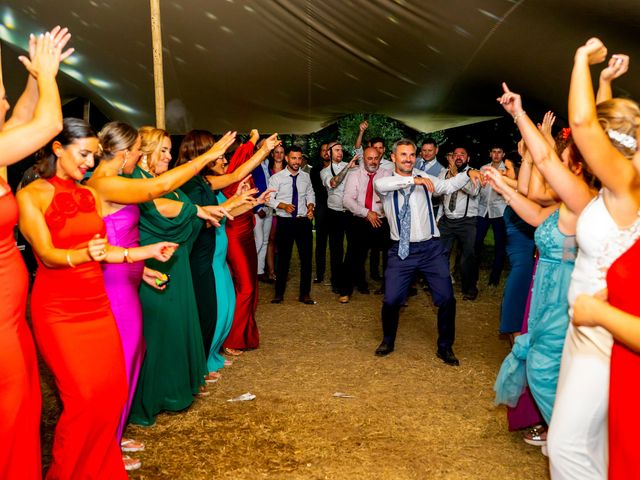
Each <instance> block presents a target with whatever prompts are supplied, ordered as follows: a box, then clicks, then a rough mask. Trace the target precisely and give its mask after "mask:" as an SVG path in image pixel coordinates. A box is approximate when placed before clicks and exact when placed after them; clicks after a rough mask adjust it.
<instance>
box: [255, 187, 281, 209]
mask: <svg viewBox="0 0 640 480" xmlns="http://www.w3.org/2000/svg"><path fill="white" fill-rule="evenodd" d="M275 192H277V190H276V189H275V188H267V189H266V190H265V191H264V192H262V193H261V194H260V196H259V197H258V198H257V199H256V200H257V201H258V204H260V205H264V204H265V203H267V202H268V201H269V200H270V199H271V194H272V193H275Z"/></svg>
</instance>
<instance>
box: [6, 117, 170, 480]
mask: <svg viewBox="0 0 640 480" xmlns="http://www.w3.org/2000/svg"><path fill="white" fill-rule="evenodd" d="M97 151H98V138H97V136H96V134H95V133H94V132H93V131H92V130H91V127H89V126H88V125H87V124H86V123H85V122H84V121H82V120H79V119H65V121H64V128H63V130H62V132H61V133H60V134H59V135H58V136H57V137H56V138H55V139H54V141H53V142H51V143H50V144H49V145H47V147H46V148H45V149H44V150H43V155H42V156H41V160H40V161H39V163H38V173H39V174H40V177H41V178H40V179H38V180H35V181H34V182H32V183H31V184H29V185H28V186H27V187H25V188H23V189H22V190H21V191H20V192H19V193H18V196H17V197H18V203H19V206H20V229H21V231H22V233H23V234H24V236H25V238H27V240H28V241H29V242H30V243H31V245H32V246H33V249H34V252H35V253H36V255H37V260H38V264H39V267H38V272H37V274H36V280H35V284H34V287H33V294H32V297H31V312H32V320H33V328H34V332H35V336H36V341H37V344H38V347H39V350H40V352H41V353H42V356H43V358H44V360H45V362H46V363H47V365H48V366H49V368H50V369H51V372H52V373H53V376H54V379H55V382H56V386H57V388H58V390H59V393H60V397H61V399H62V404H63V410H62V415H61V416H60V420H59V422H58V425H57V426H56V433H55V438H54V444H53V461H52V465H51V468H50V469H49V472H48V474H47V476H48V478H51V479H75V478H95V479H98V478H104V479H118V478H122V479H126V478H127V474H126V472H125V467H124V465H123V462H122V458H121V454H120V448H119V445H118V442H117V441H116V438H115V435H114V433H115V431H116V429H117V426H118V421H119V419H120V415H121V413H122V408H123V407H124V404H125V401H126V395H127V379H126V375H125V367H124V357H123V353H122V346H121V343H120V335H119V334H118V330H117V327H116V324H115V319H114V318H113V314H112V312H111V308H110V305H109V299H108V298H107V295H106V292H105V288H104V279H103V276H102V270H101V268H100V263H99V262H103V261H104V262H108V263H125V262H127V261H139V260H143V259H145V258H150V257H154V258H157V259H159V260H162V261H166V260H167V259H169V258H170V257H171V255H172V253H173V250H174V249H175V248H176V247H177V245H175V244H170V243H167V242H161V243H157V244H155V245H150V246H147V247H137V248H131V249H128V248H124V249H123V248H120V247H115V246H112V245H109V244H108V242H107V239H106V237H105V233H106V230H105V225H104V222H103V221H102V218H101V217H100V211H101V209H102V205H101V203H100V198H99V197H98V196H97V195H96V194H95V193H94V191H93V190H92V189H90V188H86V187H82V186H80V185H79V184H78V183H76V182H77V181H78V180H81V179H82V178H83V177H84V174H85V173H86V171H87V169H89V168H91V167H92V166H93V162H94V156H95V155H96V153H97Z"/></svg>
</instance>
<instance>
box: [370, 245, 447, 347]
mask: <svg viewBox="0 0 640 480" xmlns="http://www.w3.org/2000/svg"><path fill="white" fill-rule="evenodd" d="M398 243H399V242H393V244H392V245H391V248H389V254H388V264H387V271H386V272H385V276H384V279H385V292H384V300H383V302H382V330H383V335H384V341H385V342H386V343H387V344H389V345H391V346H393V345H394V343H395V339H396V332H397V330H398V321H399V317H400V307H401V306H402V304H403V303H404V301H405V299H406V298H407V292H408V290H409V286H410V285H411V282H412V281H413V278H414V275H415V274H416V273H418V272H420V273H422V275H423V276H424V278H425V279H426V280H427V283H428V284H429V288H430V289H431V296H432V298H433V303H434V304H435V305H436V307H438V341H437V344H438V350H448V349H450V348H451V347H452V346H453V341H454V339H455V333H456V299H455V297H454V296H453V286H452V285H451V275H450V274H449V264H448V262H447V255H446V252H445V250H444V248H443V246H442V243H441V242H440V240H439V239H437V238H432V239H430V240H425V241H423V242H412V243H411V244H410V249H409V256H408V257H407V258H405V259H404V260H401V259H400V257H398Z"/></svg>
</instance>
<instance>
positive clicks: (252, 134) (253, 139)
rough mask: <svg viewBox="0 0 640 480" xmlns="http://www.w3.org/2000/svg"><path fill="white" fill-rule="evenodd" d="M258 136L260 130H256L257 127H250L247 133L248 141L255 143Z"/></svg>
mask: <svg viewBox="0 0 640 480" xmlns="http://www.w3.org/2000/svg"><path fill="white" fill-rule="evenodd" d="M259 138H260V132H258V129H257V128H254V129H252V130H251V132H250V133H249V141H250V142H251V143H253V144H254V145H255V144H256V143H257V142H258V139H259Z"/></svg>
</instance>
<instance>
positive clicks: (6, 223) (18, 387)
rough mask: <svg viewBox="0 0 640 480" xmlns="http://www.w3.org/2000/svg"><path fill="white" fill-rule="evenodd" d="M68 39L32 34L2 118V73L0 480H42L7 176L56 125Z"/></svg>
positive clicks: (36, 387) (62, 34)
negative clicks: (22, 73)
mask: <svg viewBox="0 0 640 480" xmlns="http://www.w3.org/2000/svg"><path fill="white" fill-rule="evenodd" d="M68 40H69V35H68V33H67V29H66V28H65V29H60V27H56V28H55V29H54V30H52V31H51V33H48V34H47V35H45V36H44V37H42V38H39V39H37V40H36V39H35V38H31V40H30V43H31V45H30V46H31V47H32V51H33V52H34V56H33V57H32V58H31V59H23V63H24V64H25V65H27V66H28V67H29V69H30V71H31V73H33V75H29V76H28V79H27V86H26V88H25V90H24V93H23V94H22V95H21V97H20V98H19V99H18V101H17V103H16V105H15V109H14V112H13V115H12V116H11V118H10V119H9V120H8V121H7V122H6V123H5V115H6V113H7V111H8V110H9V102H8V101H7V99H6V95H5V93H6V92H5V89H4V84H3V83H2V75H1V72H0V131H1V132H0V170H1V171H0V283H1V284H2V289H1V290H0V305H1V306H2V308H0V445H1V446H2V447H1V448H0V478H7V479H12V478H19V479H25V480H37V479H40V478H41V477H42V467H41V455H40V407H41V402H42V400H41V396H40V378H39V376H38V364H37V359H36V351H35V347H34V344H33V338H32V336H31V331H30V330H29V327H28V325H27V322H26V319H25V310H26V301H27V289H28V279H27V278H28V277H27V269H26V268H25V265H24V262H23V261H22V258H21V256H20V252H18V249H17V248H16V242H15V236H14V227H15V225H16V223H17V220H18V207H17V204H16V200H15V198H14V196H13V194H12V193H11V189H10V187H9V185H8V184H7V183H6V181H5V179H6V173H7V172H6V167H7V166H8V165H11V164H14V163H16V162H18V161H20V160H22V159H23V158H25V157H28V156H29V155H31V154H32V153H34V152H35V151H36V150H37V149H38V148H40V146H41V145H43V144H44V143H46V142H48V141H49V140H50V139H51V138H52V137H53V136H55V135H56V134H57V133H58V132H60V129H61V128H62V112H61V109H60V97H59V95H58V87H57V85H56V74H57V71H58V63H59V61H60V58H61V57H62V54H61V50H62V48H64V45H65V44H66V43H67V41H68ZM69 54H70V52H69V51H67V52H65V54H64V55H66V56H68V55H69ZM36 79H37V80H36Z"/></svg>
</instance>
